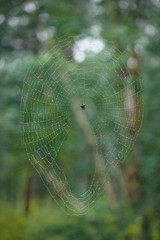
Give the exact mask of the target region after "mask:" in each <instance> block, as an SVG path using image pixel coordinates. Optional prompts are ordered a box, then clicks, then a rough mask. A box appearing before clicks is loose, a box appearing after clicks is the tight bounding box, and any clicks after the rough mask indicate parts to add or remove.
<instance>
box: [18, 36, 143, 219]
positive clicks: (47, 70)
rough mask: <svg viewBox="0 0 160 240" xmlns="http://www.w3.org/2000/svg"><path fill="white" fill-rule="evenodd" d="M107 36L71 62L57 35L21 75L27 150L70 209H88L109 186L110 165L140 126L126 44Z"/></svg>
mask: <svg viewBox="0 0 160 240" xmlns="http://www.w3.org/2000/svg"><path fill="white" fill-rule="evenodd" d="M104 43H105V44H104V48H103V49H101V50H100V51H99V52H96V53H95V52H90V51H88V53H87V57H86V59H84V60H83V61H81V62H76V61H75V60H74V57H73V47H72V48H71V46H73V41H72V42H70V41H68V40H66V39H65V40H61V41H59V42H58V43H57V44H55V45H54V47H53V48H52V49H51V50H50V51H48V52H46V53H43V54H41V55H40V57H39V58H38V60H37V61H36V62H34V63H33V64H32V67H30V69H29V71H28V73H27V76H26V78H25V80H24V87H23V92H22V130H23V141H24V144H25V147H26V152H27V155H28V158H29V160H30V162H31V163H32V165H33V166H34V168H35V169H36V170H37V172H38V174H39V175H40V177H41V179H42V181H43V182H44V184H45V186H46V188H47V189H48V191H49V193H50V194H51V196H52V197H53V198H54V199H55V201H56V202H57V203H58V204H59V205H60V207H62V209H63V210H64V211H66V212H67V213H68V214H78V215H79V214H84V213H86V211H87V210H88V209H89V208H91V207H93V206H94V205H95V203H96V202H97V199H98V198H99V197H100V196H101V195H102V194H103V193H104V192H106V190H107V191H108V189H109V188H110V180H109V179H110V174H111V172H112V171H113V169H114V168H115V167H116V166H117V164H118V163H119V162H122V161H124V160H125V158H126V157H127V156H128V154H129V152H130V151H131V150H132V146H133V144H134V141H135V139H136V136H137V134H138V131H139V129H140V123H141V118H142V112H141V107H142V106H141V105H142V101H141V86H140V82H139V81H135V80H134V79H133V78H132V76H131V74H130V72H129V70H128V67H127V66H126V64H125V63H126V60H127V54H126V52H125V53H120V52H119V51H118V50H117V49H116V48H114V47H113V46H111V45H109V44H108V43H107V42H105V41H104ZM93 47H95V49H96V44H95V46H94V45H93V43H92V48H93ZM87 169H89V173H88V172H87ZM108 194H109V191H108Z"/></svg>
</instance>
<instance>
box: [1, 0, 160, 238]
mask: <svg viewBox="0 0 160 240" xmlns="http://www.w3.org/2000/svg"><path fill="white" fill-rule="evenodd" d="M159 13H160V1H159V0H148V1H143V0H140V1H138V0H133V1H129V0H128V1H127V0H126V1H117V0H115V1H113V0H90V1H87V0H81V1H76V0H68V1H67V0H43V1H41V0H39V1H20V0H19V1H15V0H1V2H0V105H1V109H0V131H1V134H0V239H1V240H10V239H12V240H14V239H16V240H18V239H22V240H25V239H27V240H28V239H30V240H32V239H33V240H36V239H45V240H50V239H54V240H62V239H64V240H69V239H77V240H78V239H86V240H89V239H96V240H102V239H103V240H115V239H118V240H125V239H126V240H134V239H135V240H137V239H140V240H152V239H153V240H159V239H160V209H159V205H160V184H159V181H160V180H159V177H160V160H159V153H160V138H159V136H160V134H159V128H160V111H159V102H160V94H159V90H160V88H159V78H160V44H159V43H160V32H159V27H160V18H159ZM67 36H72V38H73V39H74V38H78V39H85V38H86V37H90V38H96V39H97V38H98V39H100V38H102V37H103V38H104V39H106V40H107V41H109V42H112V43H114V45H115V46H116V47H117V49H119V50H120V51H122V52H123V51H125V49H126V47H127V46H129V48H130V49H131V50H130V51H129V52H128V54H129V55H128V59H130V60H129V61H126V64H128V67H129V68H130V69H131V72H132V76H133V78H134V79H141V81H142V91H143V109H144V111H143V112H144V116H143V123H142V127H141V130H140V133H139V135H138V139H137V141H136V143H135V145H134V148H133V151H132V152H131V153H130V155H129V156H128V157H127V159H126V160H125V162H122V163H120V164H119V167H118V171H117V172H116V174H117V175H116V174H115V175H114V177H113V178H111V179H110V182H111V187H112V190H113V191H114V193H115V194H114V199H112V196H110V197H109V196H108V195H107V194H106V195H105V194H104V196H103V197H102V198H100V199H99V200H98V202H97V204H96V206H95V207H94V208H93V209H91V210H90V211H88V213H87V214H85V215H82V216H68V215H66V214H65V213H64V212H63V211H62V210H61V208H59V207H58V206H57V204H56V203H55V201H54V200H53V199H52V198H51V197H50V196H49V194H48V192H47V190H46V188H45V187H44V185H43V183H42V181H41V179H40V178H39V176H38V174H37V173H36V171H35V170H34V169H33V167H32V166H31V164H30V162H29V161H28V158H27V156H26V152H25V148H24V146H23V144H22V134H21V108H20V104H21V90H22V85H23V80H24V77H25V75H26V72H27V69H28V68H30V67H31V65H32V64H34V62H35V63H36V62H37V58H38V56H39V55H40V53H41V52H42V50H47V49H50V47H53V46H54V44H55V43H56V42H57V41H58V39H59V38H61V39H63V38H66V37H67ZM82 58H83V56H80V60H82ZM86 61H87V60H86ZM86 64H87V63H86ZM88 64H89V63H88ZM64 154H65V153H64ZM62 157H63V156H62ZM89 170H90V169H89V167H88V168H87V167H85V171H86V174H87V173H89ZM119 182H122V183H123V184H122V186H123V187H122V186H121V187H122V189H120V190H119Z"/></svg>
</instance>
